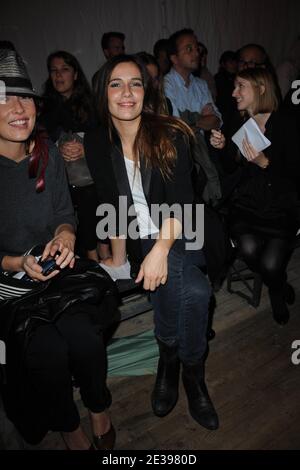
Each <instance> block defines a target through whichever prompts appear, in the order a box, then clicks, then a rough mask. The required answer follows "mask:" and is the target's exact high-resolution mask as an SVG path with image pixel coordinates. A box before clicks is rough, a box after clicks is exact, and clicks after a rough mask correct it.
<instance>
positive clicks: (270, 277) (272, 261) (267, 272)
mask: <svg viewBox="0 0 300 470" xmlns="http://www.w3.org/2000/svg"><path fill="white" fill-rule="evenodd" d="M283 274H284V269H283V267H282V266H281V265H280V263H278V261H277V260H276V258H275V257H273V258H269V259H262V260H261V275H262V277H263V280H264V282H265V283H266V284H267V285H270V284H274V283H276V282H277V280H278V281H281V277H282V275H283Z"/></svg>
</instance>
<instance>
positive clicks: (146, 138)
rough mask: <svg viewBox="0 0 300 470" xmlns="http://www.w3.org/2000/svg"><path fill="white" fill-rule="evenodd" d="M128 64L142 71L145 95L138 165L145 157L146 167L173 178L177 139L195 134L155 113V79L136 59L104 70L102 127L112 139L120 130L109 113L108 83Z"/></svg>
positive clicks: (118, 60) (121, 59) (116, 60)
mask: <svg viewBox="0 0 300 470" xmlns="http://www.w3.org/2000/svg"><path fill="white" fill-rule="evenodd" d="M128 62H131V63H134V64H135V65H136V66H137V67H138V69H139V70H140V73H141V77H142V82H143V86H144V91H145V94H144V102H143V109H142V115H141V122H140V126H139V129H138V132H137V135H136V137H135V142H134V147H133V153H134V160H135V163H137V161H138V158H139V156H140V155H141V156H143V158H144V159H145V161H146V164H148V165H149V166H151V167H158V168H159V169H160V171H161V173H162V175H163V176H171V174H172V168H173V166H174V162H175V159H176V156H177V155H176V148H175V145H174V138H175V135H176V134H177V133H178V132H180V133H182V134H183V135H184V136H185V137H186V138H187V140H188V139H190V138H192V137H193V132H192V130H191V129H190V128H189V126H187V125H186V124H185V123H184V122H183V121H181V120H180V119H177V118H174V117H171V116H165V115H163V114H156V113H155V112H153V93H154V89H153V86H152V83H151V78H150V76H149V74H148V73H147V72H146V70H145V66H144V65H143V64H142V63H141V61H139V60H137V59H136V57H135V56H133V55H122V56H117V57H113V58H112V59H110V60H109V61H107V63H106V64H105V65H104V66H103V69H102V71H103V72H102V74H101V80H100V82H99V87H98V93H99V95H98V96H97V102H98V105H97V106H98V111H99V117H100V120H101V123H102V124H103V125H104V126H106V127H107V128H108V129H109V131H110V136H111V139H112V135H113V131H116V129H115V127H114V125H113V122H112V119H111V116H110V112H109V109H108V95H107V89H108V83H109V80H110V77H111V74H112V72H113V70H114V68H115V67H116V66H117V65H118V64H121V63H128Z"/></svg>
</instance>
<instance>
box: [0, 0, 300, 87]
mask: <svg viewBox="0 0 300 470" xmlns="http://www.w3.org/2000/svg"><path fill="white" fill-rule="evenodd" d="M1 3H2V4H1V7H0V39H7V40H11V41H12V42H14V44H15V46H16V48H17V50H19V52H20V53H21V55H23V56H24V58H25V59H26V61H27V63H28V67H29V70H30V73H31V76H32V80H33V82H34V85H35V86H36V87H37V88H40V85H41V84H42V83H43V81H44V80H45V79H46V76H47V71H46V58H47V55H48V54H49V53H50V52H52V51H54V50H56V49H65V50H67V51H69V52H71V53H73V54H75V55H76V57H77V58H78V59H79V61H80V62H81V64H82V66H83V69H84V71H85V72H86V74H87V76H88V78H90V77H91V76H92V74H93V73H94V72H95V70H96V69H97V66H98V65H99V64H101V63H102V62H103V61H104V58H103V55H102V50H101V45H100V41H101V36H102V34H103V32H105V31H111V30H114V31H122V32H124V33H125V35H126V50H127V52H137V51H139V50H146V51H148V52H152V47H153V44H154V42H155V41H156V40H157V39H159V38H161V37H168V36H169V34H171V33H172V32H174V31H176V30H177V29H181V28H183V27H191V28H193V29H194V30H195V32H196V33H197V35H198V39H199V40H200V41H202V42H204V43H205V44H206V45H207V47H208V50H209V67H210V68H211V70H212V71H213V72H215V71H216V69H217V65H218V58H219V56H220V54H221V52H223V51H224V50H225V49H237V48H239V47H240V46H242V45H243V44H245V43H247V42H257V43H260V44H262V45H263V46H264V47H265V48H266V49H267V51H268V52H269V54H270V56H271V59H272V60H273V62H274V64H275V65H277V64H278V63H279V61H280V60H282V59H283V58H284V56H285V54H286V52H287V51H288V49H289V47H290V45H291V43H292V42H293V41H294V39H295V38H296V37H297V36H298V35H299V33H300V27H299V23H300V21H299V20H300V2H299V1H298V0H285V1H284V0H52V1H40V0H27V1H24V0H11V1H9V0H6V2H5V5H3V3H4V2H1Z"/></svg>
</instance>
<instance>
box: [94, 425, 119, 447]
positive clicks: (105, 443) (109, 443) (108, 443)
mask: <svg viewBox="0 0 300 470" xmlns="http://www.w3.org/2000/svg"><path fill="white" fill-rule="evenodd" d="M93 442H94V446H95V447H96V450H112V449H113V448H114V446H115V442H116V431H115V428H114V427H113V425H111V426H110V429H109V430H108V431H107V432H106V433H105V434H99V435H98V436H95V435H94V436H93Z"/></svg>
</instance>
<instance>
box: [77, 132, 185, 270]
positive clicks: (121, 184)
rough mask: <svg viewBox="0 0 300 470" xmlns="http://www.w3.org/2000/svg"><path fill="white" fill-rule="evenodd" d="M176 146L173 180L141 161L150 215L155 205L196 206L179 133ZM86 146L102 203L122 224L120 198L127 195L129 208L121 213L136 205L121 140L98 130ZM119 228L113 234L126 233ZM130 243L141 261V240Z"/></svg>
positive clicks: (133, 258) (129, 249) (132, 255)
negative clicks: (109, 205) (113, 211)
mask: <svg viewBox="0 0 300 470" xmlns="http://www.w3.org/2000/svg"><path fill="white" fill-rule="evenodd" d="M174 145H175V147H176V150H177V158H176V161H175V165H174V168H173V176H172V177H171V178H167V177H166V178H163V176H162V174H161V172H160V171H159V169H158V168H150V167H146V165H145V161H144V159H143V158H141V160H140V170H141V177H142V184H143V189H144V193H145V198H146V201H147V203H148V206H149V211H150V214H151V204H158V205H160V204H163V203H166V204H167V205H168V206H172V204H175V203H177V204H180V205H181V206H183V204H192V203H193V201H194V191H193V186H192V180H191V172H192V163H191V159H190V153H189V147H188V145H187V143H186V142H185V140H184V138H183V137H182V135H181V134H179V133H178V134H177V135H176V136H175V137H174ZM84 146H85V154H86V159H87V162H88V166H89V169H90V172H91V175H92V177H93V179H94V182H95V185H96V190H97V194H98V202H99V204H103V203H106V204H111V205H112V206H113V207H114V208H115V209H116V215H117V221H118V220H119V212H120V208H119V196H127V207H125V208H124V209H121V211H123V210H127V209H128V207H129V206H131V205H133V201H132V195H131V190H130V186H129V181H128V177H127V172H126V167H125V162H124V157H123V153H122V147H121V143H120V140H119V138H118V137H117V136H114V140H113V143H111V142H110V139H109V136H108V132H107V130H105V129H104V128H98V129H96V130H93V131H90V132H88V133H87V134H86V135H85V139H84ZM134 219H135V217H134V216H132V217H128V223H131V222H132V221H133V220H134ZM119 228H120V227H118V224H117V229H116V233H115V234H113V233H111V234H110V235H122V233H121V231H122V230H119ZM159 228H160V227H159ZM126 243H127V253H128V257H129V259H130V261H131V263H132V262H133V263H139V262H141V260H142V255H141V249H140V240H139V239H138V240H132V239H131V238H129V237H128V238H127V242H126Z"/></svg>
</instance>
